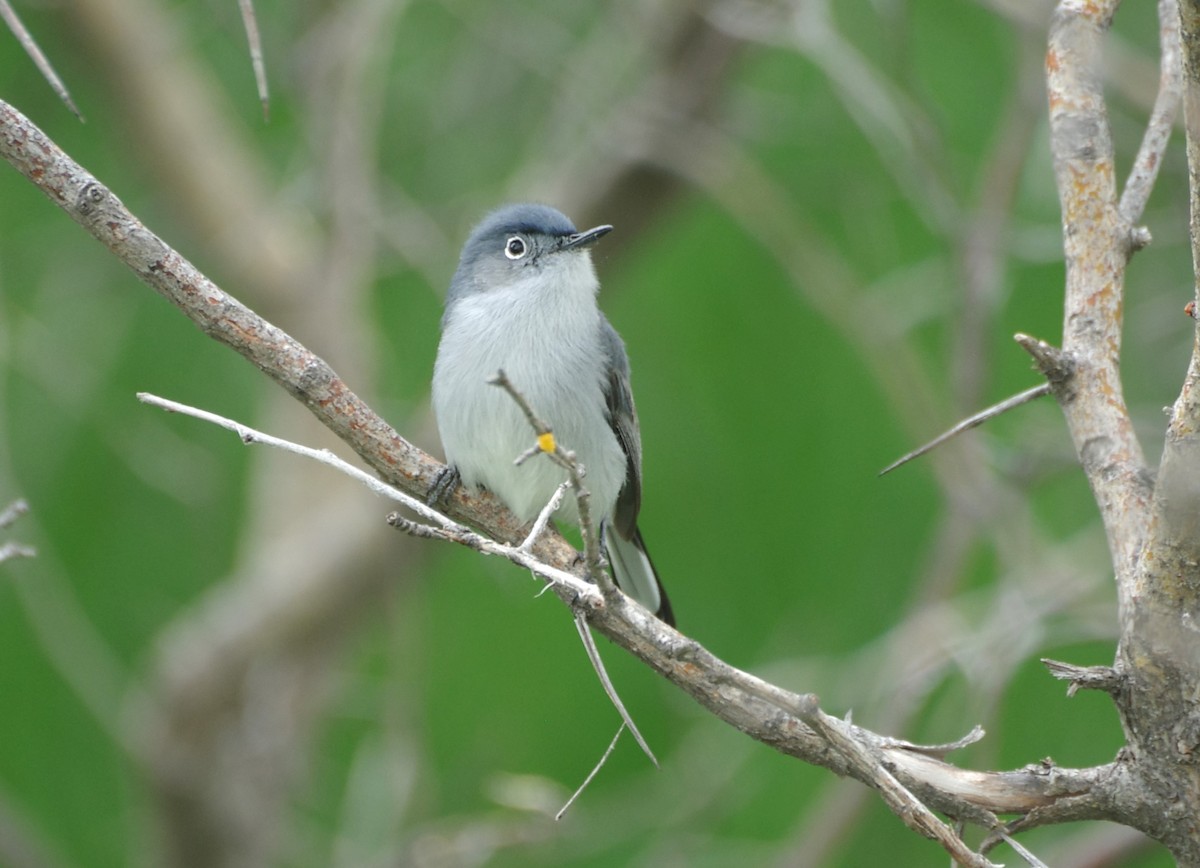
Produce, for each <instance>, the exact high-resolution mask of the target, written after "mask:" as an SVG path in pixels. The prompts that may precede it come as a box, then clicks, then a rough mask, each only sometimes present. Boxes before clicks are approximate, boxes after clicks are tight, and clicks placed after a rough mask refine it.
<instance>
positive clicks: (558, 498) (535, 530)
mask: <svg viewBox="0 0 1200 868" xmlns="http://www.w3.org/2000/svg"><path fill="white" fill-rule="evenodd" d="M570 485H571V483H570V482H560V483H559V485H558V488H556V489H554V494H552V495H551V496H550V501H549V502H548V503H547V504H546V505H545V506H543V507H542V511H541V512H539V513H538V517H537V519H536V520H534V522H533V527H531V528H530V529H529V535H528V536H526V537H525V539H524V541H522V543H521V544H520V545H519V546H517V548H519V549H520V550H521V551H529V550H530V549H531V548H533V544H534V542H535V541H536V540H537V538H538V537H540V536H541V535H542V532H543V531H544V530H545V529H546V525H548V524H549V523H550V516H552V515H554V513H555V512H556V511H558V508H559V506H561V505H562V499H563V496H564V495H565V494H566V493H567V488H568V487H569V486H570Z"/></svg>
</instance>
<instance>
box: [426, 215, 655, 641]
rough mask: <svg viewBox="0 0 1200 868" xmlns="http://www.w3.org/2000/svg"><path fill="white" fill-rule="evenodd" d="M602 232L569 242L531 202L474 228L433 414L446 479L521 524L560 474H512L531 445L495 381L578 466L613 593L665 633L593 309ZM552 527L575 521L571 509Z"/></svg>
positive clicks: (563, 223) (440, 356) (446, 318)
mask: <svg viewBox="0 0 1200 868" xmlns="http://www.w3.org/2000/svg"><path fill="white" fill-rule="evenodd" d="M611 230H612V226H610V225H607V224H605V225H600V226H596V227H594V228H592V229H588V230H585V231H583V232H580V231H579V230H577V229H576V228H575V224H573V223H572V222H571V221H570V219H568V218H567V217H566V215H564V214H563V213H562V212H560V211H558V210H557V209H555V208H552V207H550V206H548V205H541V204H530V203H520V204H510V205H505V206H503V207H500V208H498V209H496V210H494V211H492V212H491V213H489V214H488V215H487V216H485V217H484V218H483V219H482V220H481V221H480V222H479V223H478V224H477V225H476V226H475V228H474V229H473V230H472V231H471V232H470V234H469V236H468V237H467V240H466V243H465V244H464V245H463V248H462V254H461V256H460V257H459V262H458V268H457V269H456V270H455V272H454V276H453V278H452V279H451V281H450V288H449V291H448V292H447V294H446V306H445V311H444V313H443V316H442V321H441V340H440V342H439V344H438V350H437V358H436V360H435V362H434V369H433V388H432V395H433V409H434V415H435V416H436V419H437V427H438V433H439V434H440V436H441V441H442V447H443V449H444V451H445V456H446V463H447V472H448V473H449V474H450V475H451V476H452V477H453V478H454V481H455V482H457V483H461V484H465V485H468V486H471V487H480V486H482V487H483V488H486V489H487V490H489V491H491V492H492V493H494V494H495V495H497V496H498V497H499V498H500V500H502V501H503V502H504V504H505V505H506V506H507V507H508V508H509V509H510V510H511V511H512V512H513V513H514V514H515V515H516V517H517V518H518V519H519V520H520V521H522V522H524V523H528V522H531V521H533V519H535V518H536V517H537V515H538V514H539V513H540V512H541V510H542V509H543V508H544V507H545V506H546V504H547V503H548V502H549V501H550V499H551V497H552V496H553V495H554V492H555V490H556V489H557V487H558V486H559V484H560V483H562V482H563V481H564V480H565V479H566V478H567V473H566V471H565V470H564V469H563V468H562V467H560V466H558V465H557V464H555V463H554V462H552V461H549V460H533V461H525V462H522V463H521V464H520V465H517V464H515V463H514V459H515V458H516V457H517V456H518V455H520V454H521V453H522V452H525V451H526V449H527V447H528V446H529V445H530V443H531V442H532V441H533V438H534V434H533V430H532V428H531V427H530V425H529V422H528V421H527V419H526V417H525V415H524V413H523V412H522V410H521V409H520V408H519V407H518V405H517V403H516V402H515V401H514V400H513V399H512V397H511V396H510V395H508V394H506V393H505V392H504V391H503V390H501V389H498V388H496V386H495V385H491V384H490V383H489V381H490V380H491V379H492V378H493V377H495V375H496V374H497V372H499V371H503V372H504V374H505V376H506V377H507V378H508V380H509V381H510V382H511V383H512V384H513V386H514V387H515V388H516V389H517V390H518V391H519V392H520V393H521V394H522V395H523V396H524V397H525V398H526V400H527V401H528V403H529V405H530V406H531V407H532V408H533V410H534V411H535V412H536V413H537V415H539V416H540V417H541V418H542V419H544V420H545V421H546V423H547V424H548V425H549V426H550V428H551V429H552V431H553V433H554V436H555V439H556V441H557V442H558V443H560V444H562V445H563V446H564V447H565V448H567V449H569V450H571V451H573V452H574V453H575V454H576V456H577V458H578V460H579V462H580V463H581V464H582V465H583V467H584V470H585V473H586V476H585V479H584V485H585V486H586V488H587V490H588V492H589V493H590V495H591V511H592V515H594V516H597V517H598V519H599V529H600V540H601V545H602V546H603V549H604V553H605V555H606V557H607V560H608V562H609V565H610V567H611V569H612V572H613V577H614V579H615V580H616V583H617V586H618V587H619V588H620V589H621V590H622V591H623V592H624V593H625V594H626V595H628V596H630V597H632V598H633V599H634V600H636V601H637V602H638V603H640V604H641V605H642V606H644V607H645V608H647V609H649V610H650V611H651V612H652V613H654V614H655V615H656V616H657V617H658V618H659V619H661V620H662V621H664V622H666V623H667V624H671V625H674V623H675V618H674V613H673V611H672V609H671V603H670V601H669V600H668V598H667V594H666V591H665V590H664V589H663V586H662V583H661V582H660V581H659V579H658V574H657V572H656V571H655V569H654V564H653V562H652V561H651V560H650V556H649V554H648V553H647V552H646V545H645V542H644V541H643V539H642V535H641V532H640V531H639V530H638V524H637V519H638V513H639V511H640V509H641V501H642V443H641V434H640V431H639V428H638V418H637V411H636V409H635V407H634V402H633V392H632V391H631V388H630V380H629V359H628V356H627V354H626V351H625V344H624V342H623V341H622V340H621V337H620V335H618V334H617V331H616V330H615V329H614V328H613V327H612V324H611V323H609V321H608V319H607V318H606V317H605V316H604V314H603V313H602V312H601V311H600V308H599V306H598V305H597V301H596V296H597V294H598V292H599V290H600V282H599V279H598V278H597V276H596V270H595V267H594V266H593V264H592V258H591V253H590V251H591V248H592V246H593V245H594V244H595V243H596V242H597V241H599V240H600V239H601V238H602V237H603V236H605V235H607V234H608V233H609V232H610V231H611ZM558 516H559V517H561V518H562V519H563V520H565V521H567V522H570V523H572V524H578V523H579V512H578V507H577V505H576V503H575V500H574V498H566V499H565V500H564V501H563V503H562V505H561V506H560V508H559V512H558Z"/></svg>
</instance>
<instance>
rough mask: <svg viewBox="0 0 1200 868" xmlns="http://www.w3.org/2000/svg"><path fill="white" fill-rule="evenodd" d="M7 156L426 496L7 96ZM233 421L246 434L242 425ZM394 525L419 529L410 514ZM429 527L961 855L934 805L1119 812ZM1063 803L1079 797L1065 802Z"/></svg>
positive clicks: (400, 456)
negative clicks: (943, 744) (548, 595)
mask: <svg viewBox="0 0 1200 868" xmlns="http://www.w3.org/2000/svg"><path fill="white" fill-rule="evenodd" d="M0 153H3V155H4V156H5V157H6V158H7V159H9V160H10V162H12V163H13V164H14V165H15V166H17V167H18V168H19V169H20V170H21V171H22V172H23V173H24V174H25V175H26V176H27V177H28V178H29V179H30V180H31V181H32V182H33V183H35V184H36V185H37V186H39V188H41V189H43V190H44V191H45V192H46V193H47V194H48V195H49V196H50V198H51V199H52V200H53V201H55V202H56V203H57V204H59V205H60V207H63V208H64V209H65V210H67V211H68V213H70V214H71V215H72V217H73V219H75V220H76V221H77V222H79V223H81V224H82V225H83V226H84V227H85V228H87V229H88V230H89V231H90V232H91V233H92V234H93V235H94V236H95V237H97V238H98V239H100V240H101V241H102V242H104V243H105V244H106V245H107V246H108V247H109V249H110V250H112V251H113V252H114V254H115V255H117V256H118V257H119V258H120V259H121V260H122V261H124V262H125V263H126V264H128V265H129V266H130V267H131V268H132V269H133V270H134V271H135V273H136V274H137V275H138V276H139V277H140V278H141V279H142V280H144V281H145V282H146V283H148V284H149V285H151V286H152V287H153V288H154V289H156V290H157V291H158V292H160V293H161V294H163V295H164V296H165V297H167V298H168V299H169V300H171V301H172V302H173V303H174V304H176V306H178V307H179V308H180V309H181V310H182V311H183V312H184V313H185V314H186V315H187V316H189V317H190V318H191V319H192V320H193V321H194V322H196V323H197V324H198V325H199V326H200V327H201V328H202V329H203V330H204V331H205V332H206V333H207V334H209V335H210V336H212V337H214V338H216V339H217V340H219V341H221V342H222V343H225V344H226V345H228V346H230V347H231V348H233V349H235V350H237V351H238V352H239V353H241V354H242V355H243V356H245V357H246V358H247V359H248V360H250V361H252V362H253V363H254V364H255V365H256V366H257V367H259V368H260V369H261V370H263V371H264V372H266V373H267V374H268V375H269V376H271V377H272V378H273V379H275V380H276V381H277V382H278V383H279V384H280V385H282V386H283V387H284V388H285V389H286V390H287V391H288V392H289V393H290V394H292V395H294V396H295V397H297V398H298V399H299V400H301V401H302V402H303V403H305V405H306V406H308V407H309V409H310V410H311V411H312V412H313V413H314V415H316V416H317V417H318V418H319V419H320V420H321V421H323V422H324V423H325V424H326V425H327V426H328V427H329V428H330V429H331V430H332V431H334V432H335V433H336V434H338V436H340V437H341V438H342V439H343V440H345V441H346V442H347V443H348V444H350V445H351V446H352V447H353V448H354V449H355V450H356V451H357V452H358V453H359V454H360V455H361V456H362V457H363V459H364V460H365V461H367V462H368V464H369V465H370V466H371V467H373V468H374V469H376V470H377V471H378V472H379V473H380V474H381V475H382V476H384V477H385V478H386V479H388V480H390V481H393V482H396V483H397V485H398V487H399V488H401V489H402V490H403V491H404V492H405V493H407V494H408V495H409V496H410V497H413V498H418V499H419V496H420V495H421V494H423V493H424V492H425V491H426V490H427V489H428V487H429V485H430V483H431V482H432V481H433V479H434V478H435V477H436V475H437V473H438V472H439V470H440V469H441V465H439V464H438V463H437V462H434V461H433V460H431V459H430V458H429V457H428V456H426V455H424V453H422V452H420V450H417V449H415V448H414V447H412V446H411V444H408V443H407V442H406V441H404V440H403V439H402V438H400V437H399V435H398V434H396V433H395V432H394V431H393V430H392V429H391V428H390V427H388V426H387V425H386V424H385V423H384V422H383V421H382V420H380V419H378V417H377V416H375V415H374V414H373V413H372V412H371V411H370V409H369V408H368V407H366V405H365V404H364V403H363V402H362V401H361V400H360V399H358V398H357V396H355V395H354V394H353V393H352V392H351V391H350V390H349V389H348V388H347V387H346V385H345V384H344V383H343V382H342V381H341V380H340V379H339V378H338V377H337V375H336V374H335V373H334V372H333V371H332V370H331V369H329V367H328V365H326V364H325V363H324V362H323V361H322V360H321V359H319V358H318V357H316V356H315V355H313V354H312V353H311V352H310V351H308V350H307V349H306V348H305V347H303V346H302V345H300V344H299V343H298V342H296V341H295V340H294V339H293V338H291V337H290V336H289V335H287V334H285V333H284V332H282V331H281V330H280V329H278V328H276V327H275V326H272V325H271V324H269V323H267V322H265V321H264V320H262V319H261V318H260V317H258V316H256V315H255V314H254V313H253V312H252V311H250V310H249V309H248V308H246V307H245V306H243V305H241V304H240V303H239V302H237V301H236V300H235V299H233V298H231V297H229V296H228V295H226V294H224V293H223V292H221V290H220V289H218V288H217V287H216V286H215V285H214V284H212V282H211V281H209V280H208V279H207V278H206V277H205V276H204V275H202V274H200V273H199V272H198V271H196V269H194V268H193V267H192V266H191V265H190V263H188V262H187V261H186V260H184V259H183V257H182V256H180V255H179V254H178V253H177V252H176V251H174V250H172V249H171V248H169V247H168V246H167V245H166V244H165V243H163V242H162V241H161V240H160V239H159V238H157V237H156V236H154V235H153V234H152V233H150V232H149V231H148V230H147V229H146V228H145V227H144V226H143V225H142V224H141V223H140V222H138V221H137V219H136V218H135V217H134V216H133V215H132V214H130V213H129V212H128V210H126V209H125V208H124V206H122V205H121V203H120V202H119V201H118V200H117V198H116V197H115V196H113V195H112V194H111V193H110V192H109V191H108V190H107V189H105V188H104V187H103V186H102V185H100V184H99V183H98V182H97V181H96V180H95V179H94V178H92V177H91V176H90V175H88V174H87V173H86V172H85V171H84V170H83V169H81V168H80V167H79V166H78V165H76V164H75V163H73V162H72V161H70V160H69V159H68V158H66V156H65V155H64V154H62V153H61V151H59V150H58V149H57V147H55V146H54V145H53V143H52V142H50V141H49V140H48V139H47V138H46V137H45V136H44V135H43V134H42V133H41V132H40V131H39V130H37V129H36V127H34V126H33V125H32V124H30V123H29V122H28V121H27V120H26V119H25V118H23V117H22V116H21V115H20V114H19V113H17V112H16V111H15V110H13V109H12V108H11V107H10V106H8V105H6V104H4V103H0ZM1056 394H1057V392H1056ZM1060 400H1061V398H1060ZM226 421H228V420H226ZM230 427H232V428H233V430H239V429H238V427H236V425H235V424H234V425H232V426H230ZM242 433H243V434H244V431H243V432H242ZM452 506H453V511H454V513H455V514H460V515H462V516H463V517H465V518H466V519H467V520H469V521H470V522H471V523H472V524H474V525H476V526H479V527H483V528H485V529H486V530H487V531H488V533H490V534H493V535H495V536H497V538H502V539H511V540H519V539H520V538H521V536H520V534H519V533H518V532H519V531H520V530H521V528H519V527H517V526H516V522H515V519H514V518H513V517H512V516H511V514H509V513H508V512H507V510H504V509H503V508H502V507H501V506H500V505H499V504H498V503H497V502H496V501H495V499H494V498H487V497H481V496H478V495H475V494H474V493H472V492H469V491H464V490H462V489H461V488H460V489H459V490H458V491H456V492H455V494H454V496H453V498H452ZM421 514H422V515H424V513H421ZM443 518H445V517H443ZM447 521H449V519H447ZM397 523H398V524H408V525H411V526H413V527H414V528H415V527H418V526H416V525H413V523H412V522H410V521H409V520H407V519H398V520H397ZM429 527H432V528H433V530H434V532H435V533H436V534H445V535H449V536H451V537H453V536H454V535H458V536H459V537H460V539H458V540H457V541H460V542H465V543H466V544H470V545H472V546H478V547H479V550H480V551H484V552H488V553H496V554H503V556H505V557H508V558H509V559H511V560H513V561H514V562H516V563H518V564H520V565H522V566H524V567H526V568H528V569H531V570H534V571H535V572H536V573H537V574H538V575H541V576H542V577H543V578H545V579H547V580H552V579H554V578H561V580H562V582H563V584H560V583H559V582H555V589H556V591H557V592H558V593H559V594H560V595H561V596H562V597H563V598H564V599H568V601H569V602H573V603H578V602H580V601H581V600H582V601H583V602H585V603H586V605H585V607H584V608H585V610H586V614H587V617H588V619H589V623H590V625H591V627H592V628H593V629H595V630H597V631H599V632H600V633H602V634H603V635H605V636H607V637H608V638H609V639H611V640H612V641H613V642H614V643H616V644H618V645H619V646H621V647H622V648H624V649H626V650H627V651H628V652H629V653H631V654H632V655H634V656H635V657H637V658H638V659H639V660H641V661H643V662H644V663H646V664H647V665H648V666H649V667H650V668H652V669H653V670H654V671H656V672H658V673H659V674H660V675H662V676H663V677H665V678H667V679H668V680H670V681H671V682H672V683H674V684H675V685H677V686H678V687H680V688H681V689H682V690H684V691H685V692H686V693H688V694H689V695H690V696H692V697H693V698H694V699H695V700H696V701H697V702H698V703H699V704H700V705H701V706H702V707H704V708H705V709H707V710H708V711H709V712H711V713H712V714H714V715H715V716H716V717H718V718H719V719H721V720H722V721H724V722H726V723H727V724H729V725H731V726H733V727H736V728H737V729H738V730H740V731H742V732H743V733H745V734H747V735H749V736H750V737H752V738H754V739H757V740H758V741H761V742H763V743H764V744H767V745H769V746H771V747H773V748H775V749H776V750H778V751H780V752H782V753H785V754H788V755H791V756H795V757H798V758H801V759H803V760H805V761H806V762H809V763H813V764H816V765H820V766H822V767H825V768H828V769H830V770H831V771H833V772H835V773H836V774H839V775H849V776H852V777H855V778H856V779H858V780H862V781H863V782H864V783H867V784H869V785H870V786H872V787H874V788H876V789H879V790H880V791H881V792H884V793H885V800H886V801H887V802H888V804H889V807H891V808H892V809H893V810H895V811H896V812H897V813H898V814H899V815H900V816H901V817H902V818H903V819H905V821H906V822H909V823H911V824H914V827H917V828H921V829H922V830H923V833H931V834H933V835H934V836H935V837H937V838H938V839H939V840H940V841H941V842H942V844H943V846H945V847H947V849H948V850H950V852H952V853H954V854H955V858H958V859H960V861H961V862H962V864H979V865H983V864H986V863H985V862H984V861H982V859H981V857H978V856H977V854H971V853H970V852H969V850H965V849H964V848H962V845H961V841H959V840H958V839H957V837H956V836H954V835H953V833H952V831H950V830H948V828H947V827H945V826H944V824H940V822H938V821H936V819H933V821H932V823H931V815H930V814H929V811H931V810H937V811H941V812H943V813H946V814H949V815H951V816H955V817H962V818H969V819H970V820H971V821H973V822H979V823H981V824H983V825H984V826H985V827H986V828H989V829H991V828H993V827H994V824H995V821H994V817H993V816H992V814H993V812H1020V813H1023V812H1033V811H1035V810H1036V811H1037V812H1038V813H1037V816H1036V817H1031V816H1029V815H1027V818H1028V819H1027V825H1039V824H1043V823H1046V822H1055V821H1061V820H1062V819H1066V818H1070V819H1077V818H1079V817H1081V816H1088V817H1096V818H1115V817H1116V814H1115V808H1114V807H1113V799H1112V798H1111V794H1110V793H1109V792H1108V791H1107V790H1106V789H1105V787H1106V786H1107V781H1108V779H1109V777H1110V776H1109V775H1108V767H1100V768H1097V769H1089V770H1062V769H1051V770H1049V771H1047V770H1046V769H1042V768H1038V769H1022V770H1017V771H1012V772H1004V773H995V772H973V771H966V770H963V769H959V768H956V767H955V766H952V765H949V764H947V763H944V762H941V761H939V760H937V759H934V758H931V757H929V756H926V755H923V754H922V753H919V752H914V751H912V750H908V749H906V748H904V747H899V746H897V745H895V744H894V743H893V744H889V743H888V742H887V740H885V739H882V738H881V737H879V736H877V735H875V734H873V733H870V732H869V731H867V730H864V729H861V728H859V727H851V726H850V725H849V724H843V723H841V722H838V721H836V720H834V719H833V718H828V716H822V715H823V712H821V711H820V708H819V704H818V700H817V697H816V696H814V695H813V694H811V693H808V694H800V693H794V692H791V691H789V690H786V689H784V688H781V687H779V686H776V685H774V684H771V683H769V682H767V681H765V680H763V679H761V678H758V677H756V676H754V675H752V674H750V673H747V672H744V671H742V670H739V669H737V668H735V667H733V666H730V665H729V664H728V663H726V662H724V661H723V660H721V659H719V658H718V657H716V656H715V655H713V654H712V653H711V652H709V651H708V650H707V649H705V648H704V647H703V646H701V645H700V644H699V643H697V642H696V641H694V640H692V639H690V638H688V637H686V636H684V635H682V634H681V633H679V632H677V631H676V630H674V629H672V628H670V627H668V626H667V625H666V624H663V623H662V622H660V621H659V620H658V619H657V618H655V617H653V616H652V615H650V614H649V613H648V612H646V611H644V610H643V609H642V608H641V607H639V606H637V605H635V604H632V603H628V602H626V601H625V599H624V598H623V597H622V596H620V595H614V596H612V597H611V598H607V597H603V596H602V595H600V594H598V593H597V592H596V589H595V587H594V586H593V585H591V584H589V583H587V582H585V581H583V580H582V579H580V578H579V577H577V576H567V575H564V576H562V577H559V576H558V575H557V573H556V572H555V571H559V572H563V573H565V570H563V569H562V567H563V565H568V564H571V563H572V562H573V560H574V558H575V554H576V553H575V552H574V550H573V549H572V548H571V547H570V546H568V545H567V544H566V543H565V542H563V541H562V540H561V538H557V537H555V538H548V539H542V540H540V541H539V542H538V543H537V544H536V545H535V547H534V548H535V554H536V555H537V558H536V559H535V558H534V556H533V555H531V553H530V552H526V551H523V550H521V549H519V548H517V547H516V546H507V547H503V546H502V545H501V544H499V543H495V542H494V541H493V540H489V539H487V538H485V537H483V536H482V535H480V534H476V533H474V532H472V531H470V530H469V529H467V528H465V527H462V528H461V530H459V528H450V527H449V526H448V525H446V524H439V525H438V526H437V527H434V526H432V525H430V526H429ZM460 527H461V526H460ZM420 532H424V531H420ZM546 536H547V537H549V535H546ZM468 540H469V541H468ZM813 722H816V728H814V726H813ZM910 794H911V796H912V797H913V798H910ZM914 798H915V800H916V801H914ZM1064 799H1065V800H1069V801H1070V804H1069V805H1065V806H1064V807H1063V808H1061V809H1059V808H1058V806H1059V805H1060V803H1061V802H1063V800H1064Z"/></svg>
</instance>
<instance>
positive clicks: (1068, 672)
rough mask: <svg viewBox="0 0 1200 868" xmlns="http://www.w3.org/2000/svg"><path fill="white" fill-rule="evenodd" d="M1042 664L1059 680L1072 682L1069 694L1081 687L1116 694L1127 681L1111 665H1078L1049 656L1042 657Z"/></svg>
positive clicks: (1071, 694) (1074, 692) (1069, 686)
mask: <svg viewBox="0 0 1200 868" xmlns="http://www.w3.org/2000/svg"><path fill="white" fill-rule="evenodd" d="M1042 665H1044V666H1045V667H1046V669H1048V670H1049V672H1050V674H1051V675H1052V676H1053V677H1055V678H1057V679H1058V680H1059V681H1069V682H1071V683H1070V684H1069V685H1068V687H1067V696H1074V695H1075V694H1076V693H1077V692H1078V691H1079V690H1080V689H1083V690H1103V691H1104V692H1105V693H1107V694H1108V695H1110V696H1115V695H1116V694H1117V691H1119V690H1120V689H1121V685H1122V684H1123V683H1124V681H1125V679H1124V677H1123V676H1122V675H1121V674H1120V673H1119V672H1117V670H1115V669H1113V668H1112V667H1111V666H1076V665H1075V664H1073V663H1063V662H1062V661H1060V660H1051V659H1050V658H1048V657H1043V658H1042Z"/></svg>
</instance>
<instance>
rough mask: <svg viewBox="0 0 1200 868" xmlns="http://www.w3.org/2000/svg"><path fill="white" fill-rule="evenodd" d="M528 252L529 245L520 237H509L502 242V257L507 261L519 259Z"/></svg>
mask: <svg viewBox="0 0 1200 868" xmlns="http://www.w3.org/2000/svg"><path fill="white" fill-rule="evenodd" d="M528 251H529V245H527V244H526V243H525V239H524V238H522V237H521V236H520V235H510V236H508V240H507V241H505V242H504V255H505V256H507V257H508V258H509V259H520V258H521V257H522V256H524V255H525V254H526V253H527V252H528Z"/></svg>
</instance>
